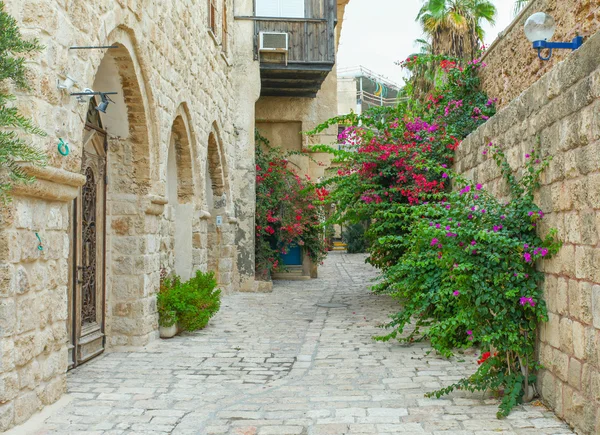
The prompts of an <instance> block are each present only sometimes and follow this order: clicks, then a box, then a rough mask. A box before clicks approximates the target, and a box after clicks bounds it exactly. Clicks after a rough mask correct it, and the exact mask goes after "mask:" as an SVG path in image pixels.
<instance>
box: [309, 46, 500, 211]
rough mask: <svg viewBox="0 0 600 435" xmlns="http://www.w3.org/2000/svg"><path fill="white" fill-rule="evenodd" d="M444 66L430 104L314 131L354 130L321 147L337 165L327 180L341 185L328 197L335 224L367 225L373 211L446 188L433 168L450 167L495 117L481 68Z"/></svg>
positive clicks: (377, 111)
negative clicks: (483, 89)
mask: <svg viewBox="0 0 600 435" xmlns="http://www.w3.org/2000/svg"><path fill="white" fill-rule="evenodd" d="M436 59H437V57H436ZM423 61H424V60H422V57H419V58H417V59H415V60H407V63H409V62H423ZM442 62H444V63H441V64H440V71H441V73H440V74H441V79H440V82H441V85H440V87H439V88H438V89H437V90H436V92H435V93H434V94H431V95H429V96H428V97H427V99H426V100H425V101H422V102H421V101H418V100H413V99H410V98H409V99H406V100H404V101H402V102H400V104H398V106H396V107H381V108H374V109H372V110H369V111H367V112H366V113H365V114H363V115H361V116H358V115H355V114H350V115H347V116H343V117H337V118H333V119H331V120H329V121H327V122H326V123H324V124H322V125H320V126H319V127H317V129H315V130H314V131H313V132H310V133H317V132H320V131H322V130H324V129H325V128H327V127H329V126H331V125H333V124H346V125H348V127H347V128H345V129H344V131H343V132H342V133H341V134H340V135H339V138H338V139H339V141H340V143H341V144H342V146H341V149H334V148H332V147H331V146H319V147H315V148H316V149H318V150H319V151H325V152H330V153H332V154H334V155H335V160H334V163H337V164H338V171H337V174H335V175H334V176H333V177H331V178H329V179H328V180H327V181H326V183H325V185H328V186H335V189H333V190H332V195H331V198H330V201H331V202H334V203H336V204H337V208H336V210H337V211H336V213H335V214H334V216H333V219H334V220H336V221H337V222H350V223H358V222H361V221H365V220H368V219H369V218H370V216H371V215H372V213H373V210H374V209H380V208H385V207H386V206H387V205H388V204H394V203H398V202H401V203H410V204H416V203H418V202H419V198H421V197H422V196H423V195H425V194H428V193H435V192H440V191H444V190H445V189H446V188H447V187H448V185H447V181H446V180H445V179H444V178H442V176H441V174H440V173H438V172H437V171H432V170H430V169H431V165H434V166H436V167H437V166H439V165H446V166H450V165H452V162H453V159H454V150H455V149H456V147H457V146H458V145H459V143H460V141H461V140H462V139H464V137H466V136H467V135H468V134H469V133H470V132H471V131H473V130H474V129H475V128H477V127H478V126H479V125H481V124H482V123H484V122H485V121H486V120H487V119H488V118H489V117H490V116H492V115H493V114H494V113H495V103H494V101H490V100H489V99H488V98H487V97H486V96H485V94H484V93H483V92H481V91H479V89H478V87H479V78H478V76H477V72H478V70H479V69H480V68H481V67H482V65H483V64H482V63H480V62H478V61H472V62H470V63H469V64H468V65H466V66H465V67H461V66H459V65H458V64H457V63H456V62H454V61H451V60H443V61H442ZM442 65H443V68H442Z"/></svg>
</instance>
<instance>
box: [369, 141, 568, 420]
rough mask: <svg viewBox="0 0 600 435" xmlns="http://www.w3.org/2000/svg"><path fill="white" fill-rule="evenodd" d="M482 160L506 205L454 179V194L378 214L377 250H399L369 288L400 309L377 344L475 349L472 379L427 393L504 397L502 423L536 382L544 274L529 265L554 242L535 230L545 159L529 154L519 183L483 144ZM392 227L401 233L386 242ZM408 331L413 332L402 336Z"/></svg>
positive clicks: (446, 351) (448, 352)
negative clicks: (500, 180)
mask: <svg viewBox="0 0 600 435" xmlns="http://www.w3.org/2000/svg"><path fill="white" fill-rule="evenodd" d="M490 153H492V155H493V157H494V158H495V159H496V162H497V163H498V164H499V165H500V167H501V168H502V171H503V175H504V177H505V179H506V182H507V183H508V186H509V187H510V198H509V199H508V201H499V200H497V199H496V198H495V197H493V196H492V195H490V194H489V193H488V192H486V191H485V190H484V189H483V188H482V186H481V185H480V184H473V183H470V182H469V181H468V180H465V179H461V178H460V177H458V176H454V177H453V178H454V181H455V185H456V190H454V191H452V192H448V193H438V194H435V195H432V196H431V197H430V198H429V199H430V201H425V202H423V203H421V204H419V205H412V206H407V205H403V204H397V205H395V206H394V207H391V208H390V209H389V210H387V211H385V212H379V213H377V214H376V215H375V216H374V217H375V219H374V223H373V224H372V226H371V232H372V233H373V234H372V235H373V236H374V237H375V239H376V240H377V243H378V244H379V245H380V246H381V247H382V250H386V249H397V247H400V251H401V252H402V255H401V256H400V257H399V258H398V259H397V260H396V261H395V262H394V263H393V264H391V265H390V266H389V267H386V268H384V269H383V272H382V281H381V282H380V284H379V285H377V286H376V287H375V291H377V292H381V293H387V294H390V295H391V296H392V297H394V298H395V299H397V300H398V301H399V302H400V303H401V306H402V309H401V311H400V312H398V313H397V314H395V315H394V316H393V317H392V321H391V322H390V323H389V324H388V325H387V326H388V327H389V328H392V329H393V331H392V332H391V333H389V334H388V335H386V336H384V337H379V339H380V340H389V339H390V338H397V339H399V340H400V341H406V342H412V341H415V340H422V339H425V338H426V339H428V340H430V341H431V345H432V346H433V348H434V349H436V350H437V351H438V352H439V353H440V354H442V355H444V356H447V357H449V356H452V355H453V353H454V352H455V349H457V348H459V349H460V348H466V347H470V346H473V345H474V344H478V345H480V347H481V348H482V349H483V351H484V354H483V356H482V358H481V359H480V360H479V362H480V366H479V369H478V370H477V372H476V373H475V374H474V375H472V376H469V377H467V378H465V379H463V380H461V381H459V382H458V383H456V384H454V385H451V386H449V387H447V388H443V389H441V390H439V391H437V392H434V393H431V395H436V396H438V397H439V396H440V395H442V394H447V393H449V392H451V391H452V390H454V389H467V390H471V391H474V390H488V389H491V390H496V391H503V393H504V394H503V398H502V403H501V406H500V411H499V413H498V415H499V416H506V415H508V413H509V412H510V410H511V409H512V408H513V407H514V406H515V405H516V404H517V403H519V402H520V401H521V399H522V397H523V395H524V393H525V392H526V390H525V388H524V386H526V385H530V384H531V383H532V382H533V381H534V380H535V376H534V375H533V374H532V372H533V371H534V370H535V369H536V368H537V366H536V363H535V358H534V346H535V338H536V329H537V325H538V323H539V322H542V321H546V320H547V312H546V305H545V303H544V300H543V299H542V289H541V283H542V281H543V274H542V273H541V272H538V271H537V270H536V267H535V262H536V260H539V259H542V258H550V257H551V256H552V255H554V254H555V253H556V252H557V251H558V248H559V244H558V242H557V240H556V238H555V233H554V231H550V233H549V234H548V235H547V236H546V237H545V238H544V239H540V238H539V236H538V235H537V232H536V229H537V226H538V225H539V222H540V221H541V220H542V219H543V217H544V214H543V212H542V211H541V210H540V209H539V208H538V207H537V206H536V205H535V203H534V202H533V192H534V190H535V189H536V188H537V187H538V182H539V175H540V172H541V171H542V170H543V168H544V167H545V166H546V162H542V161H540V160H539V159H538V157H537V154H536V153H535V152H532V153H530V154H528V155H527V157H528V159H529V162H530V163H529V164H528V166H527V169H526V172H525V174H526V175H525V176H524V177H523V178H522V179H521V180H520V181H517V180H516V179H515V177H514V176H513V173H512V170H511V168H510V167H509V166H508V164H507V163H506V160H505V158H504V154H503V152H502V150H501V149H499V148H495V147H493V148H492V147H490ZM447 174H448V173H447ZM449 176H451V175H449ZM390 226H392V227H397V228H396V231H394V233H396V234H400V235H388V233H389V229H390ZM408 325H411V326H413V327H414V329H412V328H411V331H410V333H408V334H405V335H401V334H402V333H403V332H404V330H405V328H406V327H407V326H408Z"/></svg>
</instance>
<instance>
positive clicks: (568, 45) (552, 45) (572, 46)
mask: <svg viewBox="0 0 600 435" xmlns="http://www.w3.org/2000/svg"><path fill="white" fill-rule="evenodd" d="M582 45H583V36H576V37H575V38H574V39H573V40H572V41H571V42H548V41H535V42H534V43H533V48H534V49H536V50H537V52H538V57H539V58H540V59H541V60H544V61H547V60H550V58H552V51H553V50H554V49H566V50H573V51H575V50H577V49H578V48H579V47H581V46H582ZM545 49H547V50H549V53H548V56H547V57H544V56H543V55H542V50H545Z"/></svg>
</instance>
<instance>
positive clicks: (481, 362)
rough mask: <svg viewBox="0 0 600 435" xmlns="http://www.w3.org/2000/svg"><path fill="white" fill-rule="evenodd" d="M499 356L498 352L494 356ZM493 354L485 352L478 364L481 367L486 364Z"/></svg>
mask: <svg viewBox="0 0 600 435" xmlns="http://www.w3.org/2000/svg"><path fill="white" fill-rule="evenodd" d="M496 355H498V352H496V353H495V354H494V356H496ZM491 356H492V354H491V353H490V352H484V353H483V355H481V359H480V360H479V361H477V364H479V365H481V364H483V363H484V362H486V361H487V360H488V358H489V357H491Z"/></svg>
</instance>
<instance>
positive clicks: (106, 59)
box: [92, 27, 157, 195]
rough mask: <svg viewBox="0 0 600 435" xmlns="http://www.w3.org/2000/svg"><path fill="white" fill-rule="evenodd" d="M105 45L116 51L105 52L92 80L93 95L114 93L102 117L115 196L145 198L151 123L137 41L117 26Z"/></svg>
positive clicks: (152, 174)
mask: <svg viewBox="0 0 600 435" xmlns="http://www.w3.org/2000/svg"><path fill="white" fill-rule="evenodd" d="M107 44H110V45H116V46H117V48H112V49H109V50H106V52H105V54H104V56H103V58H102V60H101V62H100V64H99V66H98V68H97V72H96V75H95V77H94V84H93V87H92V89H93V90H94V91H96V92H117V95H111V96H110V99H111V100H113V101H114V103H112V104H110V105H109V107H108V109H107V111H106V113H105V114H102V122H103V124H104V125H105V127H106V130H107V132H108V135H109V144H110V148H111V151H112V153H111V156H112V157H114V158H112V159H111V161H110V163H111V165H113V166H114V165H121V164H122V166H121V167H120V168H114V167H113V168H112V169H113V170H111V171H110V173H111V174H112V175H113V177H114V178H113V182H112V183H111V185H110V188H111V190H112V191H113V192H115V193H129V194H131V193H134V194H139V195H146V194H148V193H149V192H150V190H151V186H152V180H153V179H155V178H156V174H157V172H156V165H155V164H154V160H155V159H154V157H155V156H154V153H153V150H155V149H156V147H155V146H154V143H153V142H154V138H155V136H156V135H155V134H152V133H154V132H152V131H150V130H151V129H150V126H151V125H153V124H154V123H151V122H149V120H150V119H152V116H151V112H150V100H151V96H150V93H149V92H148V91H147V88H146V80H145V78H144V75H143V74H142V67H141V65H140V63H139V61H138V56H137V53H136V49H135V47H136V41H135V38H134V37H133V35H132V32H131V31H129V29H126V28H124V27H118V28H116V29H114V30H113V31H112V32H111V33H110V35H109V36H108V41H107Z"/></svg>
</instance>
